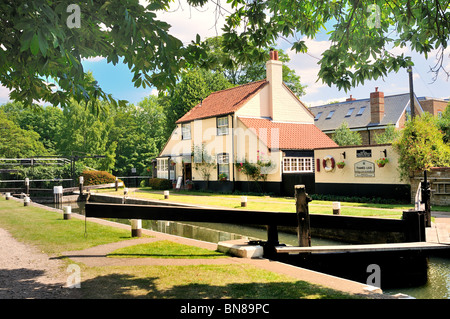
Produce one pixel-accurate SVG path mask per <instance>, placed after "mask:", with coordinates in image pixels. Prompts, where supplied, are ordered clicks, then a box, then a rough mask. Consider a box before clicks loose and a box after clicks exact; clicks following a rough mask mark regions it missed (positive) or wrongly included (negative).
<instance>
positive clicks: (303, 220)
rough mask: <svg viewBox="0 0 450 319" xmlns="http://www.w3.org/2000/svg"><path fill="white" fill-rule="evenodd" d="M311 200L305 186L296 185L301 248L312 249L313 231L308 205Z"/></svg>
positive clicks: (298, 232)
mask: <svg viewBox="0 0 450 319" xmlns="http://www.w3.org/2000/svg"><path fill="white" fill-rule="evenodd" d="M310 201H311V198H310V197H309V196H308V194H307V193H306V190H305V185H295V207H296V212H297V222H298V228H297V236H298V245H299V246H300V247H311V229H310V221H309V209H308V203H309V202H310Z"/></svg>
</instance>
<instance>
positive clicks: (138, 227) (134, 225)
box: [131, 219, 142, 237]
mask: <svg viewBox="0 0 450 319" xmlns="http://www.w3.org/2000/svg"><path fill="white" fill-rule="evenodd" d="M141 236H142V220H141V219H132V220H131V237H141Z"/></svg>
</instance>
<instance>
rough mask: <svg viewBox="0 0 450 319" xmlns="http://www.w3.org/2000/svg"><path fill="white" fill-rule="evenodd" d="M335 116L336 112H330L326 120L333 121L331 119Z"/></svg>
mask: <svg viewBox="0 0 450 319" xmlns="http://www.w3.org/2000/svg"><path fill="white" fill-rule="evenodd" d="M333 114H334V111H330V113H328V116H327V118H326V119H325V120H329V119H331V117H332V116H333Z"/></svg>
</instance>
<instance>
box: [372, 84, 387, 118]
mask: <svg viewBox="0 0 450 319" xmlns="http://www.w3.org/2000/svg"><path fill="white" fill-rule="evenodd" d="M383 117H384V93H383V92H378V88H377V87H376V88H375V92H372V93H370V123H380V122H381V120H382V119H383Z"/></svg>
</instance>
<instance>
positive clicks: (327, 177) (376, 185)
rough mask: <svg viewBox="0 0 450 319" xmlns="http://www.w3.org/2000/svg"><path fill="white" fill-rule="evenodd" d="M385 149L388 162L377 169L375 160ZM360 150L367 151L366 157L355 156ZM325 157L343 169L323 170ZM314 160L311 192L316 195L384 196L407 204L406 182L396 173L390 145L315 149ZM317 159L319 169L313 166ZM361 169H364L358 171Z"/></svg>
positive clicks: (393, 155)
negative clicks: (312, 188)
mask: <svg viewBox="0 0 450 319" xmlns="http://www.w3.org/2000/svg"><path fill="white" fill-rule="evenodd" d="M385 150H386V152H387V156H386V158H388V159H389V163H387V164H386V165H385V166H384V167H382V168H380V167H378V166H377V164H376V162H375V161H376V160H377V159H379V158H382V157H384V156H385V155H384V153H383V151H385ZM363 151H367V152H365V153H366V154H365V156H366V157H358V153H359V154H360V156H361V155H362V154H361V153H362V152H363ZM344 152H345V158H344V155H343V153H344ZM369 153H370V156H369V155H368V154H369ZM327 155H328V156H332V157H333V158H334V160H335V163H336V164H337V163H338V162H341V161H344V162H345V164H346V165H345V167H344V168H342V169H340V168H338V167H337V165H335V168H334V169H333V170H331V171H329V172H327V171H325V169H324V167H323V163H322V161H323V159H324V158H325V156H327ZM314 157H315V160H316V171H315V181H316V189H315V191H316V193H318V194H319V193H323V194H334V195H344V196H366V197H386V198H396V199H399V200H404V201H409V193H410V186H409V183H408V182H406V181H402V180H401V179H400V174H399V172H398V170H397V167H398V154H397V153H396V152H395V151H394V150H393V148H392V146H391V145H390V144H382V145H365V146H364V145H362V146H350V147H339V148H327V149H317V150H315V151H314ZM317 160H319V161H320V165H319V166H320V168H318V166H317ZM363 167H365V168H366V169H362V168H363ZM369 168H373V169H369Z"/></svg>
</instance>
